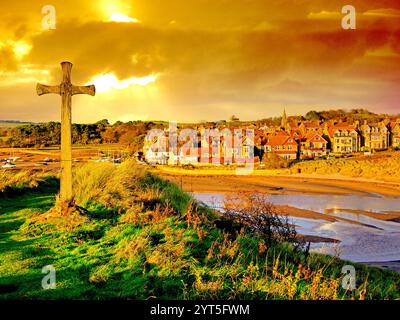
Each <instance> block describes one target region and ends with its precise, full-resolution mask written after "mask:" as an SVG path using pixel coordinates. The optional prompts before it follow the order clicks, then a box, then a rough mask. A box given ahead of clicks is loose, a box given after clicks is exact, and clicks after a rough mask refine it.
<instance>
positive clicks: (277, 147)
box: [261, 112, 400, 159]
mask: <svg viewBox="0 0 400 320" xmlns="http://www.w3.org/2000/svg"><path fill="white" fill-rule="evenodd" d="M263 129H264V130H265V131H267V133H261V136H262V138H261V139H262V142H261V149H262V151H264V152H267V153H273V152H274V153H276V154H277V155H279V156H281V157H283V158H286V159H304V158H316V157H324V156H326V155H328V154H333V155H336V154H339V155H343V154H350V153H357V152H362V151H370V152H373V151H379V150H387V149H388V148H389V147H393V148H400V119H397V120H396V121H395V122H391V121H381V122H379V123H374V124H371V123H368V122H367V121H364V122H363V123H362V124H360V122H359V121H355V122H354V123H352V124H350V123H346V122H341V121H334V120H331V121H326V122H323V121H302V122H300V123H294V122H288V121H287V118H286V114H285V112H284V114H283V116H282V122H281V126H280V127H279V128H263Z"/></svg>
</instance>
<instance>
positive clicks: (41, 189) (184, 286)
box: [0, 161, 400, 299]
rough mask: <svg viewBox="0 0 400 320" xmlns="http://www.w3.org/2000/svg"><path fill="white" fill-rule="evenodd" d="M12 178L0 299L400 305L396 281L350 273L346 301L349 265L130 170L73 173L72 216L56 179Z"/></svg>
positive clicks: (96, 166) (386, 275) (379, 273)
mask: <svg viewBox="0 0 400 320" xmlns="http://www.w3.org/2000/svg"><path fill="white" fill-rule="evenodd" d="M19 174H20V176H18V177H15V176H14V175H13V173H12V172H11V171H8V172H4V173H3V175H2V176H0V179H1V180H0V190H1V194H0V211H1V214H0V231H1V235H0V237H1V238H0V259H1V261H2V264H1V266H0V299H15V298H17V299H22V298H23V299H106V298H123V299H127V298H133V299H149V298H153V299H154V298H157V299H166V298H169V299H234V298H236V299H353V298H354V299H395V298H400V295H399V286H400V274H398V273H395V272H392V271H388V270H382V269H378V268H371V267H367V266H365V265H361V264H353V263H352V264H353V265H355V267H356V269H357V275H358V278H357V289H356V290H355V291H346V290H344V289H342V287H341V280H342V278H343V274H342V273H341V268H342V266H343V265H345V264H348V262H345V261H342V260H340V259H338V258H336V257H332V256H325V255H320V254H313V253H307V252H304V251H302V250H300V251H299V250H296V249H295V248H294V247H293V246H292V245H291V244H288V243H281V242H273V243H271V244H270V245H268V244H267V243H266V242H265V241H264V239H263V238H262V236H261V235H257V234H254V233H248V232H247V231H246V229H244V228H241V227H240V225H236V224H234V223H232V222H230V221H228V220H225V219H223V218H222V217H221V215H220V214H219V213H218V212H214V211H212V210H210V209H208V208H206V207H203V206H201V205H199V204H198V203H196V202H195V201H194V200H193V199H192V198H191V197H190V196H189V195H187V194H185V193H184V192H182V191H181V190H180V189H179V187H178V186H177V185H175V184H173V183H170V182H167V181H165V180H163V179H161V178H159V177H157V176H155V175H153V174H151V173H149V172H147V171H146V170H145V169H143V168H138V167H137V166H136V165H135V164H134V163H132V162H130V161H127V162H124V163H123V164H122V165H120V166H114V165H112V164H110V163H90V164H83V165H77V167H76V169H75V174H74V180H75V196H76V202H77V204H78V205H79V207H76V206H73V205H71V206H67V208H64V209H66V210H67V212H68V214H67V215H65V214H63V212H64V213H65V211H60V206H61V207H62V206H63V204H60V203H59V202H58V201H57V200H56V198H55V195H56V193H57V190H58V180H57V177H54V176H53V174H52V173H51V172H47V173H46V172H36V173H33V172H30V171H27V172H24V171H21V173H19ZM11 175H12V176H11ZM64 205H65V204H64ZM77 208H79V210H78V209H77ZM46 265H52V266H54V268H55V270H56V274H57V286H56V288H55V289H52V290H43V289H42V288H41V281H42V279H43V276H44V275H43V274H42V273H41V269H42V268H43V267H44V266H46Z"/></svg>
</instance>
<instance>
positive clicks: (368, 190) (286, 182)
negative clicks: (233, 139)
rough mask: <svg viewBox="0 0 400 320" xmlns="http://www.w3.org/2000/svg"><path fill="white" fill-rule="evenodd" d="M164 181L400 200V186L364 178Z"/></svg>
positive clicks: (198, 187) (195, 188)
mask: <svg viewBox="0 0 400 320" xmlns="http://www.w3.org/2000/svg"><path fill="white" fill-rule="evenodd" d="M156 173H157V174H158V175H160V176H162V177H163V178H165V179H167V180H169V181H172V182H175V183H176V184H178V185H179V186H180V187H181V188H182V189H183V190H184V191H186V192H207V193H235V192H243V191H251V192H259V193H267V194H332V195H335V194H336V195H344V194H348V195H362V196H377V195H378V196H385V197H400V184H399V183H389V182H383V181H380V182H378V181H368V180H366V179H361V178H347V177H342V178H341V177H323V176H315V177H314V176H312V175H276V174H270V175H261V176H259V175H248V176H240V175H234V173H233V172H231V174H230V175H228V174H226V175H217V174H209V175H198V174H191V173H190V171H189V170H186V171H181V172H179V173H177V172H169V171H164V170H157V171H156Z"/></svg>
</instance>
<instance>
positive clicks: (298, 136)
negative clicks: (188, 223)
mask: <svg viewBox="0 0 400 320" xmlns="http://www.w3.org/2000/svg"><path fill="white" fill-rule="evenodd" d="M197 129H198V131H197V132H198V137H197V138H196V139H194V140H195V141H193V142H192V145H190V148H188V144H187V143H186V148H181V147H182V144H183V143H181V145H178V146H177V148H176V150H174V151H173V150H169V148H168V129H166V130H165V133H166V135H165V137H164V138H163V139H160V141H159V142H158V144H159V146H157V143H154V141H147V142H145V145H144V153H145V155H146V159H147V161H148V162H150V163H158V164H167V163H171V162H172V163H182V164H183V163H200V162H203V163H204V162H206V163H214V164H215V163H220V164H231V163H243V162H248V161H249V158H252V159H253V160H252V161H260V160H261V159H262V158H263V157H264V156H268V155H270V154H276V155H278V156H280V157H282V158H284V159H288V160H296V159H314V158H320V157H326V156H327V155H328V154H332V155H344V154H351V153H357V152H363V151H371V152H372V151H377V150H386V149H388V148H389V147H393V148H400V119H397V120H396V121H395V122H391V121H382V122H379V123H374V124H372V123H367V121H364V122H363V123H362V124H360V122H359V121H355V122H354V123H351V124H350V123H346V122H341V121H335V120H331V121H326V122H323V121H299V122H293V121H288V120H287V117H286V113H285V111H284V113H283V116H282V121H281V124H280V126H277V127H267V126H264V127H260V128H257V127H256V128H252V129H253V130H254V137H251V139H250V138H249V137H248V136H246V135H245V133H243V135H242V136H241V137H240V139H241V140H240V142H239V143H237V139H236V140H235V138H234V135H228V136H226V135H224V134H222V135H221V136H219V137H218V138H217V139H215V138H214V139H212V138H211V139H205V138H204V136H203V133H204V130H205V129H204V128H203V127H200V128H197ZM219 129H220V130H221V129H222V128H219ZM226 129H228V131H229V130H230V132H233V131H234V129H238V128H224V130H226ZM242 129H243V128H242ZM220 132H223V131H220ZM249 140H253V141H249ZM161 145H162V147H161Z"/></svg>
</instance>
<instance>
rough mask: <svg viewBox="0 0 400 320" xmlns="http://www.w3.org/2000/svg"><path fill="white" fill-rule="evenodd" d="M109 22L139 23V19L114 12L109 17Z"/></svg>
mask: <svg viewBox="0 0 400 320" xmlns="http://www.w3.org/2000/svg"><path fill="white" fill-rule="evenodd" d="M108 21H109V22H124V23H140V20H138V19H135V18H131V17H129V16H127V15H125V14H123V13H118V12H115V13H113V14H112V15H111V16H110V17H109V18H108Z"/></svg>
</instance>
